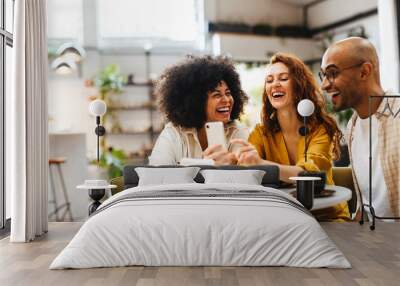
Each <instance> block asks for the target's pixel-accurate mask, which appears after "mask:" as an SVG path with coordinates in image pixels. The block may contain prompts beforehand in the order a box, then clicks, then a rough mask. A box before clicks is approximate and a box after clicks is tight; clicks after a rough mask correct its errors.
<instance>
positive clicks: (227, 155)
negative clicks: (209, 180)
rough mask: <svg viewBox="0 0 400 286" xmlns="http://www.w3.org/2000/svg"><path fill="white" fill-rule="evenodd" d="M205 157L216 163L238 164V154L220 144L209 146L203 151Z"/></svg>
mask: <svg viewBox="0 0 400 286" xmlns="http://www.w3.org/2000/svg"><path fill="white" fill-rule="evenodd" d="M203 158H204V159H212V160H214V162H215V165H236V163H237V158H236V155H235V154H233V153H232V152H228V150H227V149H226V148H224V147H222V145H219V144H214V145H211V146H208V147H207V149H206V150H204V152H203Z"/></svg>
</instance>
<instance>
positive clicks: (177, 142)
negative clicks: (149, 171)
mask: <svg viewBox="0 0 400 286" xmlns="http://www.w3.org/2000/svg"><path fill="white" fill-rule="evenodd" d="M225 136H226V139H227V140H226V141H227V143H228V151H229V152H235V151H236V150H237V149H238V148H240V147H241V145H239V144H231V143H230V140H231V139H234V138H240V139H244V140H246V141H247V139H248V137H249V131H248V129H247V128H246V127H244V126H242V125H241V124H240V123H239V122H237V121H232V122H230V123H228V124H226V125H225ZM185 157H186V158H194V159H200V158H202V157H203V151H202V149H201V145H200V141H199V139H198V135H197V130H196V128H184V127H180V126H175V125H173V124H172V123H171V122H169V123H167V124H166V125H165V127H164V129H163V131H162V132H161V134H160V136H159V137H158V139H157V142H156V144H155V145H154V148H153V151H152V153H151V155H150V157H149V165H177V164H178V163H179V162H180V160H181V159H182V158H185Z"/></svg>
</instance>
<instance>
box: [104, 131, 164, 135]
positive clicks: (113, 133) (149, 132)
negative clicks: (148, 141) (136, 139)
mask: <svg viewBox="0 0 400 286" xmlns="http://www.w3.org/2000/svg"><path fill="white" fill-rule="evenodd" d="M152 133H153V134H159V133H161V131H151V130H147V131H123V132H106V134H105V135H146V134H147V135H151V134H152Z"/></svg>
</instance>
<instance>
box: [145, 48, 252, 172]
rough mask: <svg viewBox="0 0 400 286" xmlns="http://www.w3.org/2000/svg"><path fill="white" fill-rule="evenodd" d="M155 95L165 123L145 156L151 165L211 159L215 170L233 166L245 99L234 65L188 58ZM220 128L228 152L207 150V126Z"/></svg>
mask: <svg viewBox="0 0 400 286" xmlns="http://www.w3.org/2000/svg"><path fill="white" fill-rule="evenodd" d="M156 94H157V96H158V97H159V107H160V109H161V111H162V112H163V113H164V115H165V116H166V118H167V120H168V123H167V124H166V126H165V128H164V129H163V131H162V132H161V134H160V136H159V137H158V139H157V142H156V144H155V146H154V148H153V151H152V154H151V156H150V157H149V164H150V165H176V164H179V162H180V161H181V159H182V158H196V159H200V158H205V159H212V160H214V161H215V164H216V165H236V163H237V158H236V155H235V152H236V151H238V149H239V148H240V147H241V145H240V144H232V143H231V142H230V141H231V139H234V138H239V139H244V140H247V138H248V131H247V129H246V128H244V127H242V126H241V125H240V124H239V123H238V122H237V120H236V119H238V118H239V116H240V115H241V113H242V112H243V106H244V104H245V103H246V102H247V96H246V94H245V93H244V91H243V90H242V88H241V84H240V80H239V75H238V73H237V72H236V70H235V67H234V66H233V63H232V62H231V61H230V60H228V59H227V58H225V57H221V56H219V57H212V56H199V57H198V56H189V57H187V58H186V59H185V60H184V61H183V62H181V63H178V64H176V65H174V66H172V67H169V68H167V69H166V70H165V72H164V73H163V74H162V75H161V77H160V79H159V81H158V83H157V86H156ZM213 121H221V122H222V123H223V124H224V129H225V136H226V142H227V149H225V148H223V147H222V146H221V145H213V146H208V143H207V136H206V131H205V123H206V122H213Z"/></svg>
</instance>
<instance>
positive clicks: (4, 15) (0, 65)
mask: <svg viewBox="0 0 400 286" xmlns="http://www.w3.org/2000/svg"><path fill="white" fill-rule="evenodd" d="M13 16H14V0H0V229H2V230H4V228H5V226H6V221H7V219H8V218H9V217H10V210H9V207H8V204H7V203H6V202H7V200H8V201H9V198H8V197H9V194H7V193H6V188H5V154H6V153H5V128H6V123H5V104H6V102H5V101H6V95H8V93H10V92H11V86H10V82H11V76H10V73H11V69H12V62H11V61H12V55H11V51H12V45H13V34H12V33H13V21H14V17H13ZM8 225H9V224H8ZM1 234H2V232H0V235H1Z"/></svg>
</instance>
